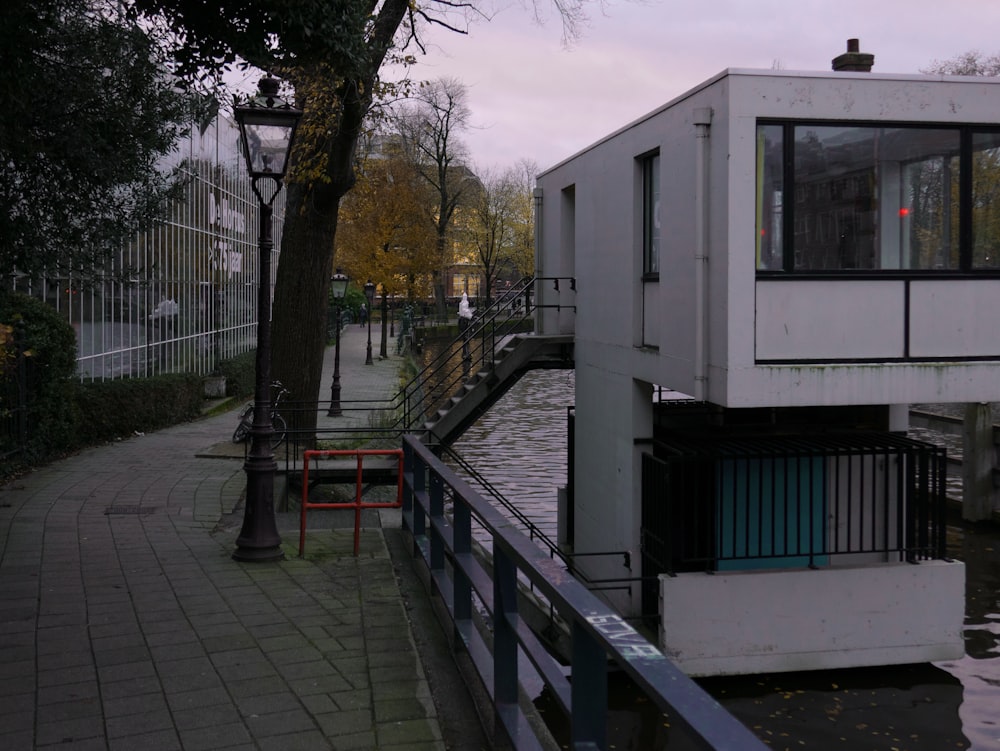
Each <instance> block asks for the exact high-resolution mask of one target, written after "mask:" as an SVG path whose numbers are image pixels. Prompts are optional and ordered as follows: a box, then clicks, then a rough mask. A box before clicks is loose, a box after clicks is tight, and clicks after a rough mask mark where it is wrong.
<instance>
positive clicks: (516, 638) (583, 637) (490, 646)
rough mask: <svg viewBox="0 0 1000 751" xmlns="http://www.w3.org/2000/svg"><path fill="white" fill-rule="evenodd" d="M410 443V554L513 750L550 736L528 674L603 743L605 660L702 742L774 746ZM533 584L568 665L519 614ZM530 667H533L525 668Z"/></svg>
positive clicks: (575, 738) (576, 743)
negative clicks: (566, 648) (557, 630)
mask: <svg viewBox="0 0 1000 751" xmlns="http://www.w3.org/2000/svg"><path fill="white" fill-rule="evenodd" d="M403 452H404V464H403V472H404V480H403V525H404V528H405V529H406V530H407V531H409V532H410V533H411V534H412V535H413V541H414V555H415V557H417V558H418V559H419V560H422V561H423V562H424V563H425V564H426V566H427V568H428V571H429V573H430V578H431V580H432V582H433V587H434V591H435V594H437V595H439V596H440V597H441V599H442V601H443V603H444V605H445V606H446V608H447V610H448V613H449V614H450V617H451V619H452V621H453V624H454V634H455V638H456V648H460V649H463V650H465V651H466V652H467V654H468V655H469V657H470V659H471V662H472V664H473V665H474V666H475V669H476V672H477V673H478V675H479V678H480V679H481V680H482V683H483V687H484V689H485V690H486V691H487V693H488V694H489V696H490V697H491V700H492V701H493V705H494V708H495V716H496V720H497V723H496V724H497V727H498V728H502V730H503V732H504V734H505V735H506V736H507V738H508V739H509V741H510V743H511V744H512V745H513V746H514V748H515V749H518V751H526V750H530V749H542V748H544V747H545V746H546V743H547V742H551V739H547V740H546V738H545V733H546V731H545V730H544V729H543V728H540V727H539V723H537V722H532V718H531V717H530V716H529V714H528V711H529V710H528V709H526V707H525V706H524V705H523V704H522V703H521V702H520V701H519V698H520V697H521V693H522V691H523V689H522V683H523V680H524V678H531V679H532V680H533V681H534V680H540V681H541V682H542V683H544V684H545V686H547V687H548V689H549V690H550V691H551V693H552V695H553V696H554V697H555V699H556V702H557V703H558V705H559V706H560V707H561V708H562V710H563V711H564V712H565V713H566V715H567V717H568V719H569V727H570V732H571V736H572V739H571V741H572V748H573V749H575V750H578V751H585V750H587V749H592V750H594V751H596V750H597V749H606V748H607V747H608V746H607V737H608V733H607V715H608V688H607V686H608V683H607V677H608V669H609V668H608V666H609V662H610V663H613V664H614V665H615V666H617V667H618V668H619V669H621V670H623V671H624V672H625V673H626V674H627V675H628V676H629V677H630V678H631V679H632V680H633V681H634V682H635V683H636V685H638V686H639V687H640V688H641V689H642V690H643V691H645V693H646V694H647V696H648V697H649V698H650V700H651V701H653V702H655V703H656V705H657V706H658V707H659V708H660V710H661V711H664V712H668V713H669V714H670V715H671V717H672V721H673V722H675V723H676V725H675V727H681V728H684V729H686V731H687V732H688V734H689V736H690V739H691V740H692V741H693V742H694V743H695V746H696V747H697V748H699V749H704V751H713V750H716V751H717V750H719V749H732V750H733V751H736V750H739V751H757V750H758V749H759V750H763V749H765V748H766V747H765V746H764V744H763V743H762V742H761V741H760V740H759V739H757V738H756V736H754V735H753V734H752V733H751V732H750V731H749V730H748V729H747V728H746V727H745V726H744V725H742V724H740V723H739V722H738V721H737V720H736V719H735V718H734V717H733V716H732V715H730V714H729V713H728V712H727V711H726V710H725V709H724V708H723V707H722V706H721V705H720V704H719V703H718V702H716V701H715V700H714V699H713V698H712V697H711V696H709V695H708V694H707V693H706V692H705V691H704V690H703V689H702V688H701V687H700V686H698V685H697V684H696V683H695V682H694V681H693V680H691V679H690V678H688V677H687V676H686V675H685V674H684V673H682V672H681V671H680V670H679V669H678V668H677V667H676V666H675V665H674V664H673V663H671V662H670V660H668V659H667V658H666V656H665V655H664V654H663V653H662V652H661V651H660V650H659V649H658V648H657V647H655V646H654V645H652V644H650V643H649V641H647V640H646V638H645V637H643V636H642V635H641V634H639V633H638V632H637V631H636V630H635V629H634V628H632V626H631V625H629V624H628V623H627V622H626V621H625V620H624V619H623V618H622V617H621V616H620V615H618V614H617V613H616V612H614V611H613V610H612V609H611V608H609V607H608V606H607V605H606V604H605V603H604V602H603V601H602V600H599V599H598V598H597V597H596V595H594V594H593V593H591V592H590V591H588V590H587V589H586V588H585V587H584V586H583V585H582V584H581V583H580V582H579V581H577V580H576V579H574V578H573V577H572V576H571V575H570V574H569V573H567V571H566V570H565V568H564V567H563V566H562V565H560V564H559V563H558V562H557V561H556V560H554V559H552V558H551V557H550V556H549V555H548V554H547V553H545V552H544V551H542V550H541V549H540V548H539V547H538V546H536V545H535V544H534V543H533V542H531V540H529V539H528V538H527V537H526V536H525V535H524V534H522V533H521V532H520V531H519V530H518V529H517V528H516V527H515V525H514V523H513V522H511V521H509V520H508V519H507V518H506V517H504V516H503V515H502V514H501V513H500V512H499V511H497V510H496V509H494V508H493V506H491V505H490V504H489V502H487V501H486V500H485V499H483V498H482V497H481V496H480V495H479V494H478V493H477V492H476V491H475V490H474V489H473V488H472V487H471V486H470V485H469V484H468V483H466V482H465V480H463V479H462V478H461V477H459V476H458V475H457V474H456V473H455V472H454V471H453V470H451V469H450V468H449V467H448V466H446V465H445V464H444V463H443V462H441V461H440V460H439V459H438V458H437V457H436V456H435V455H434V454H433V452H432V450H431V449H430V448H428V447H427V446H425V445H424V444H423V443H421V442H420V440H419V439H418V438H417V437H416V436H414V435H408V436H405V437H404V439H403ZM473 523H475V524H476V525H477V527H478V528H479V529H481V530H482V533H480V534H479V536H480V537H481V536H482V534H485V535H487V537H488V538H489V540H491V543H492V550H491V551H489V552H490V555H489V556H488V557H489V562H487V561H486V560H485V558H486V556H479V555H476V554H475V552H474V548H473V537H472V525H473ZM525 581H526V582H529V583H530V584H531V586H532V588H533V590H534V591H535V592H536V593H537V594H539V595H541V597H543V598H544V599H545V600H546V601H547V603H548V605H549V606H550V607H551V608H552V609H553V610H554V611H555V612H556V613H557V614H558V616H559V617H560V619H561V620H562V621H563V622H564V623H566V624H567V628H568V630H569V633H570V636H571V641H572V644H571V650H570V651H571V661H570V665H569V666H568V671H567V668H566V667H565V666H563V665H562V664H560V663H559V661H558V660H557V659H556V658H555V657H554V656H553V655H551V654H550V652H549V651H548V650H547V649H546V648H545V646H544V645H543V643H542V641H541V640H540V639H539V637H538V636H537V635H536V634H535V633H534V632H533V631H532V630H531V629H530V628H529V627H528V625H527V621H526V619H525V618H524V617H522V616H521V614H520V612H519V608H520V603H519V597H518V594H519V584H520V582H525ZM487 623H488V624H489V630H487V629H486V628H485V624H487ZM522 658H524V659H522ZM522 669H524V670H530V671H531V673H532V675H530V676H525V675H522V673H521V672H520V671H521V670H522Z"/></svg>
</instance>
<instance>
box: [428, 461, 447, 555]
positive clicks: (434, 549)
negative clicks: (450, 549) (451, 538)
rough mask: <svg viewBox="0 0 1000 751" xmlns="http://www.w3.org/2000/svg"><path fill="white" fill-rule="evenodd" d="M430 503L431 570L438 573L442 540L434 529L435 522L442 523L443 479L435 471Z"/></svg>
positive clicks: (442, 545)
mask: <svg viewBox="0 0 1000 751" xmlns="http://www.w3.org/2000/svg"><path fill="white" fill-rule="evenodd" d="M428 500H429V505H430V517H431V525H430V544H431V571H432V572H433V573H438V572H439V571H443V570H444V541H443V540H442V539H441V535H440V533H438V532H437V531H436V529H435V522H436V523H437V524H439V525H440V524H444V521H445V519H444V481H443V480H442V479H441V476H440V475H439V474H438V473H437V472H432V473H431V488H430V496H429V498H428Z"/></svg>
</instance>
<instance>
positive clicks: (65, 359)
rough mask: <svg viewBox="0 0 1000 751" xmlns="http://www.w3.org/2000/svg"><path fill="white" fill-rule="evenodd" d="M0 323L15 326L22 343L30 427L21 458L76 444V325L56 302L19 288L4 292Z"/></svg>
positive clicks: (42, 455)
mask: <svg viewBox="0 0 1000 751" xmlns="http://www.w3.org/2000/svg"><path fill="white" fill-rule="evenodd" d="M0 323H3V324H6V325H9V326H11V327H13V329H14V330H15V331H16V332H17V337H18V338H19V339H20V345H21V346H22V347H23V349H24V364H25V384H24V387H25V389H26V392H27V405H28V416H27V419H28V425H29V426H30V432H29V437H28V442H27V445H26V446H24V448H23V451H22V456H21V460H22V461H26V462H28V463H35V462H38V461H45V460H46V459H48V458H49V457H51V456H54V455H58V454H60V453H62V452H65V451H67V450H70V449H72V448H74V447H75V446H76V445H77V444H76V440H75V437H74V433H75V429H76V425H77V419H78V413H77V410H76V409H75V401H74V394H75V390H76V386H77V383H76V380H75V376H76V334H75V332H74V331H73V328H72V327H71V326H70V325H69V324H68V323H67V322H66V321H64V320H63V319H62V317H61V316H60V315H59V313H58V312H57V311H56V310H55V309H54V308H52V307H50V306H49V305H46V304H45V303H44V302H42V301H41V300H37V299H35V298H34V297H29V296H28V295H24V294H20V293H17V292H0ZM5 377H10V378H13V377H14V374H13V373H9V374H6V376H5ZM3 406H4V407H7V406H9V405H3Z"/></svg>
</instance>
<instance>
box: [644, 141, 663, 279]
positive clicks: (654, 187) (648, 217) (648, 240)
mask: <svg viewBox="0 0 1000 751" xmlns="http://www.w3.org/2000/svg"><path fill="white" fill-rule="evenodd" d="M642 271H643V273H644V274H658V273H660V155H659V154H652V155H650V156H647V157H644V158H643V159H642Z"/></svg>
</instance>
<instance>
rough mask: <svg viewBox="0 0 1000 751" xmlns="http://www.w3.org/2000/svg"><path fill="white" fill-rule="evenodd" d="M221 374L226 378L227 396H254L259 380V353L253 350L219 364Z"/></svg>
mask: <svg viewBox="0 0 1000 751" xmlns="http://www.w3.org/2000/svg"><path fill="white" fill-rule="evenodd" d="M219 372H220V373H221V374H222V375H224V376H225V377H226V396H237V397H239V396H249V395H251V394H253V392H254V387H255V386H256V378H257V351H256V350H251V351H250V352H245V353H243V354H242V355H237V356H236V357H231V358H229V359H228V360H223V361H222V362H221V363H219Z"/></svg>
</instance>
